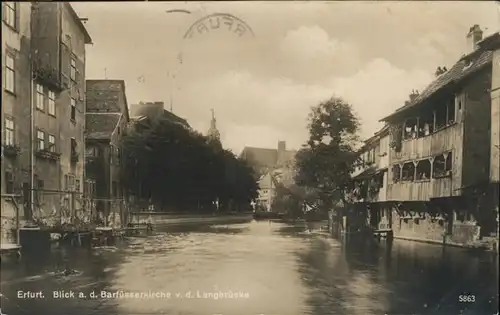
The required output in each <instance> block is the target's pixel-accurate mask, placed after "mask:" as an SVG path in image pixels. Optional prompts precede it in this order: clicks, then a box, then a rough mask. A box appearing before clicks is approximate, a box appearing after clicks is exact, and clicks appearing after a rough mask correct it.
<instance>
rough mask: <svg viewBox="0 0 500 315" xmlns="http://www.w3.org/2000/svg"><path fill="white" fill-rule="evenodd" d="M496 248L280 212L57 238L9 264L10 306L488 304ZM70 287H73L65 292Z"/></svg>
mask: <svg viewBox="0 0 500 315" xmlns="http://www.w3.org/2000/svg"><path fill="white" fill-rule="evenodd" d="M496 257H497V256H493V255H491V254H478V253H470V252H467V251H465V250H462V249H457V248H442V247H440V246H436V245H426V244H419V243H412V242H407V241H397V240H395V241H394V242H393V243H392V245H390V244H385V243H378V244H370V243H368V242H366V241H364V242H361V241H349V242H347V241H337V240H335V239H332V238H331V237H329V236H328V235H325V234H324V233H319V232H308V231H306V229H305V228H303V227H297V226H295V227H294V226H289V225H285V224H281V223H274V222H272V223H270V222H262V221H261V222H251V223H245V224H236V225H219V226H191V227H184V228H175V229H174V228H169V229H168V231H164V232H161V231H156V232H155V234H154V235H151V236H148V237H136V238H130V239H127V240H126V241H125V244H122V245H120V246H119V247H118V248H105V249H95V250H92V251H88V250H84V249H54V250H53V251H52V252H50V253H46V254H44V255H40V254H38V255H37V256H36V258H33V257H32V256H29V255H25V256H23V258H22V260H21V262H20V263H19V264H18V265H15V266H9V265H2V269H1V287H0V292H1V293H2V296H1V302H2V304H1V310H2V312H3V313H4V314H7V315H14V314H33V315H59V314H60V315H80V314H81V315H90V314H106V315H111V314H120V315H125V314H128V315H136V314H137V315H139V314H171V315H189V314H193V315H205V314H207V315H209V314H210V315H211V314H222V315H226V314H227V315H257V314H266V315H308V314H314V315H331V314H346V315H347V314H359V315H369V314H453V315H456V314H485V315H486V314H487V315H490V314H494V313H496V312H497V311H498V299H497V298H496V296H497V295H498V288H497V287H498V261H497V260H496V259H497V258H496ZM65 269H68V270H72V272H70V273H66V274H65V273H62V272H61V271H63V270H65ZM60 291H65V293H66V294H71V293H73V294H75V296H74V297H67V298H55V297H54V294H55V292H60ZM92 292H93V293H94V294H91V293H92ZM117 292H120V293H119V294H118V293H117ZM30 294H31V296H30ZM113 294H114V295H113ZM42 295H43V297H42ZM59 295H61V293H59ZM461 296H462V297H461ZM461 299H462V300H464V301H463V302H460V300H461ZM467 300H468V301H467ZM472 300H474V302H473V301H472Z"/></svg>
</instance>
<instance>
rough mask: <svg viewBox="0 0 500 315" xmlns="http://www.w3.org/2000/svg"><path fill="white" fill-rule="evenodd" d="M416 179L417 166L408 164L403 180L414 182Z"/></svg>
mask: <svg viewBox="0 0 500 315" xmlns="http://www.w3.org/2000/svg"><path fill="white" fill-rule="evenodd" d="M414 179H415V164H413V162H407V163H405V164H404V165H403V170H402V175H401V180H403V181H413V180H414Z"/></svg>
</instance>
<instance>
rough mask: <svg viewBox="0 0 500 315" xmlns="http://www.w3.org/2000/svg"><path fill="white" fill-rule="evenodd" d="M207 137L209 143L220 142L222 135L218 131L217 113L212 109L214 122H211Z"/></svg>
mask: <svg viewBox="0 0 500 315" xmlns="http://www.w3.org/2000/svg"><path fill="white" fill-rule="evenodd" d="M207 137H208V140H209V141H217V142H220V133H219V130H217V120H216V119H215V111H214V110H213V109H212V120H211V121H210V129H208V133H207Z"/></svg>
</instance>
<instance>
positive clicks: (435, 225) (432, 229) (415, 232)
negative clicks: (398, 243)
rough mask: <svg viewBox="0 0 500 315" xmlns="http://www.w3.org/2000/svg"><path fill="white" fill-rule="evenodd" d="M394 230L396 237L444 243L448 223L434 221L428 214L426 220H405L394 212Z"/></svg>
mask: <svg viewBox="0 0 500 315" xmlns="http://www.w3.org/2000/svg"><path fill="white" fill-rule="evenodd" d="M392 230H393V233H394V237H404V238H414V239H417V240H429V241H441V242H442V241H443V237H444V234H445V232H446V222H444V221H439V220H432V219H431V218H430V216H429V215H428V214H425V218H424V219H419V220H415V219H413V218H411V219H404V217H401V216H400V215H399V214H398V213H397V211H393V213H392Z"/></svg>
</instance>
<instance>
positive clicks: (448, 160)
mask: <svg viewBox="0 0 500 315" xmlns="http://www.w3.org/2000/svg"><path fill="white" fill-rule="evenodd" d="M452 167H453V153H452V152H449V153H448V155H447V156H446V162H445V164H444V170H445V172H446V175H450V174H451V171H452Z"/></svg>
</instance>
